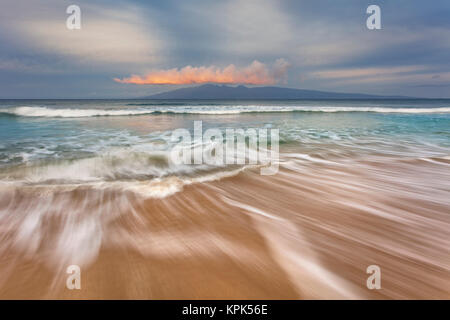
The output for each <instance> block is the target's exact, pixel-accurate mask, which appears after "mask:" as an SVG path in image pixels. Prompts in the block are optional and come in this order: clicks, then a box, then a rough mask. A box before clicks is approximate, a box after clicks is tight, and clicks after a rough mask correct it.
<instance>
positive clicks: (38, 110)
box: [2, 105, 450, 118]
mask: <svg viewBox="0 0 450 320" xmlns="http://www.w3.org/2000/svg"><path fill="white" fill-rule="evenodd" d="M2 112H3V113H7V114H12V115H16V116H21V117H47V118H85V117H102V116H136V115H148V114H154V113H175V114H204V115H227V114H229V115H231V114H240V113H264V112H265V113H267V112H274V113H276V112H374V113H412V114H429V113H450V107H438V108H406V107H403V108H391V107H341V106H260V105H254V106H253V105H245V106H226V105H223V106H181V107H173V106H168V107H161V106H155V107H152V108H151V109H142V108H141V109H75V108H73V109H71V108H70V109H68V108H65V109H61V108H48V107H28V106H22V107H15V108H9V109H4V110H2Z"/></svg>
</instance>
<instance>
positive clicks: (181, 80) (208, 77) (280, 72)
mask: <svg viewBox="0 0 450 320" xmlns="http://www.w3.org/2000/svg"><path fill="white" fill-rule="evenodd" d="M288 68H289V63H288V62H287V61H286V60H284V59H277V60H276V61H275V64H274V65H273V66H272V68H268V67H267V66H266V65H265V64H263V63H261V62H259V61H256V60H255V61H253V62H252V63H251V64H250V65H249V66H247V67H245V68H242V69H239V68H236V67H235V66H234V65H233V64H230V65H229V66H227V67H225V68H223V69H221V68H219V67H215V66H209V67H191V66H186V67H184V68H181V69H177V68H174V69H168V70H155V71H151V72H150V73H148V74H147V75H145V76H138V75H132V76H131V77H128V78H123V79H119V78H115V79H114V81H116V82H120V83H132V84H196V83H223V84H256V85H263V84H274V83H277V82H279V81H281V80H285V79H286V74H287V69H288Z"/></svg>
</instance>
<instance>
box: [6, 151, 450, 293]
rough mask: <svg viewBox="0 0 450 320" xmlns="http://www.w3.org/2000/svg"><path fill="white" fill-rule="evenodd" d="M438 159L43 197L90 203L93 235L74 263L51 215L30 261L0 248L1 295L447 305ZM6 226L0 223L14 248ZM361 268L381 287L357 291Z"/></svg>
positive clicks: (62, 222)
mask: <svg viewBox="0 0 450 320" xmlns="http://www.w3.org/2000/svg"><path fill="white" fill-rule="evenodd" d="M449 164H450V162H449V161H448V160H445V159H437V160H435V161H413V162H408V161H399V162H397V163H392V164H390V165H389V166H387V165H383V166H380V165H379V164H377V163H370V162H369V161H360V162H355V163H354V164H353V165H352V166H347V167H345V168H343V167H342V166H341V165H336V164H322V163H317V164H312V165H309V166H308V167H305V166H299V165H298V164H297V162H296V161H295V159H291V160H287V161H286V163H285V164H284V168H283V169H282V170H281V171H280V172H279V173H278V174H277V175H274V176H260V175H259V174H258V171H257V170H252V169H250V170H245V171H244V172H242V173H240V174H238V175H236V176H234V177H229V178H224V179H221V180H219V181H213V182H208V183H202V184H192V185H187V186H185V187H184V188H183V190H182V191H181V192H178V193H175V194H173V195H171V196H169V197H166V198H163V199H143V198H140V197H139V196H137V195H136V194H134V193H126V192H121V193H118V192H115V193H114V192H112V193H109V192H106V191H98V190H97V191H92V190H73V191H70V192H63V193H61V194H59V195H55V194H52V195H48V194H47V195H42V194H40V195H39V197H41V198H40V199H41V201H42V197H46V196H47V197H49V198H48V199H49V201H50V203H49V204H48V205H50V206H51V207H53V208H58V207H60V208H61V209H62V208H63V207H61V206H58V205H57V204H61V203H62V202H61V201H62V199H64V201H69V202H70V203H72V204H76V203H78V206H79V207H80V208H83V207H84V208H85V205H86V203H88V201H86V199H89V198H90V197H92V198H96V199H101V200H98V201H97V204H96V206H97V208H94V207H91V208H90V209H91V210H90V212H89V214H90V215H92V214H94V215H97V217H96V222H95V223H97V224H98V225H95V226H94V227H93V229H89V228H88V227H86V226H87V224H86V225H85V229H84V232H88V231H89V230H91V232H92V234H90V235H88V236H86V237H85V238H83V239H81V240H82V241H84V243H82V244H77V245H80V246H81V247H76V248H72V249H73V251H72V254H71V252H70V246H66V247H67V248H69V249H68V250H69V252H66V253H67V254H64V252H58V253H57V251H58V250H60V248H59V247H58V243H60V242H61V241H65V242H66V244H67V242H71V241H80V239H75V238H70V236H69V238H67V239H64V240H62V239H61V238H62V237H63V236H64V232H65V231H64V228H67V226H68V224H67V220H66V219H68V218H67V217H66V218H64V214H62V215H61V212H60V213H59V214H56V213H55V214H54V215H49V216H50V217H53V218H50V219H46V220H45V221H44V222H43V223H42V224H41V227H40V231H41V235H40V236H41V237H44V238H43V239H41V241H40V246H39V247H38V248H35V249H34V251H33V252H31V251H30V248H29V246H25V247H24V248H23V250H21V249H20V246H17V245H16V246H15V248H14V247H9V248H6V247H5V243H8V241H3V246H2V249H3V250H4V251H3V254H2V258H1V261H0V270H1V272H0V274H1V275H2V277H1V283H0V298H2V299H17V298H21V299H448V298H449V297H450V293H449V288H450V277H449V266H450V255H449V252H448V248H449V247H450V246H449V245H450V243H449V239H450V234H449V230H450V228H449V224H450V216H449V214H448V198H446V195H448V181H449V180H448V178H449V177H448V170H447V171H443V170H442V169H443V168H447V167H448V165H449ZM394 173H395V174H394ZM393 176H395V179H393ZM16 192H17V193H16V194H15V195H14V197H11V198H10V199H16V200H17V197H20V195H19V193H23V192H24V191H23V190H21V191H16ZM23 201H26V200H23ZM29 201H30V203H29V204H32V203H33V201H32V200H29ZM13 202H14V201H11V203H13ZM11 203H9V204H6V203H5V201H4V202H3V203H2V208H4V206H5V205H11ZM41 203H42V202H41ZM22 205H23V203H22ZM446 205H447V206H446ZM76 206H77V205H75V207H76ZM89 206H92V204H89ZM97 209H98V210H97ZM80 212H81V211H80ZM67 214H69V213H68V212H67ZM72 214H73V213H72ZM86 214H87V213H86ZM78 218H79V219H81V220H83V219H87V218H86V217H85V218H83V217H78ZM87 221H88V220H85V221H84V222H86V223H87ZM12 225H13V222H11V225H10V226H9V227H6V226H5V223H3V224H2V226H3V228H8V229H9V230H10V231H11V236H14V234H15V236H16V239H18V238H17V234H16V231H17V230H14V228H13V227H12ZM66 231H67V230H66ZM75 231H76V230H73V229H72V230H70V232H71V233H75ZM98 233H100V234H101V236H100V237H101V239H100V240H98ZM35 236H36V234H35ZM7 238H8V235H6V236H5V235H3V240H5V239H7ZM96 239H97V240H96ZM9 243H13V242H11V241H10V242H9ZM16 243H17V240H16ZM70 264H78V265H80V266H81V286H82V288H81V290H69V289H67V288H66V286H65V282H66V279H67V277H68V276H69V275H68V274H66V273H65V269H66V265H70ZM369 265H378V266H380V268H381V272H382V289H381V290H369V289H367V287H366V280H367V277H368V276H369V275H368V274H366V268H367V267H368V266H369Z"/></svg>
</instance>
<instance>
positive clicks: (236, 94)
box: [141, 84, 411, 100]
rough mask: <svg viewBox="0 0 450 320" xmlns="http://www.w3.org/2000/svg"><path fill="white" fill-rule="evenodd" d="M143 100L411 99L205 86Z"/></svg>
mask: <svg viewBox="0 0 450 320" xmlns="http://www.w3.org/2000/svg"><path fill="white" fill-rule="evenodd" d="M141 99H199V100H202V99H204V100H206V99H220V100H227V99H236V100H238V99H239V100H250V99H251V100H294V99H411V97H402V96H378V95H370V94H360V93H338V92H326V91H316V90H302V89H292V88H282V87H254V88H249V87H246V86H242V85H241V86H236V87H233V86H227V85H215V84H205V85H201V86H198V87H189V88H181V89H176V90H172V91H167V92H163V93H158V94H154V95H151V96H147V97H142V98H141Z"/></svg>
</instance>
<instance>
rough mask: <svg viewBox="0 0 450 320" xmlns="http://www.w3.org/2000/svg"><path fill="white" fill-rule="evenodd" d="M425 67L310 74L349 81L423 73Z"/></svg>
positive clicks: (341, 70)
mask: <svg viewBox="0 0 450 320" xmlns="http://www.w3.org/2000/svg"><path fill="white" fill-rule="evenodd" d="M426 69H427V68H426V67H425V66H400V67H390V68H375V67H373V68H349V69H338V70H325V71H317V72H312V73H311V75H312V76H314V77H318V78H326V79H349V78H358V79H360V78H378V77H382V76H386V75H399V74H405V73H411V72H418V71H424V70H426Z"/></svg>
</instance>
